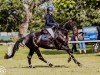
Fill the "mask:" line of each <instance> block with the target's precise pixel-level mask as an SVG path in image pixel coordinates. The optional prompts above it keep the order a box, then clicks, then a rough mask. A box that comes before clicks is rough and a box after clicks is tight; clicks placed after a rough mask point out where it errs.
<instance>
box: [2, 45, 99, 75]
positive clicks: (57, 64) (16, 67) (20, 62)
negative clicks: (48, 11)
mask: <svg viewBox="0 0 100 75" xmlns="http://www.w3.org/2000/svg"><path fill="white" fill-rule="evenodd" d="M88 51H89V52H90V53H87V54H79V53H77V54H74V56H75V58H76V59H77V60H78V61H80V62H81V63H82V64H83V66H82V67H78V66H77V65H76V64H74V63H73V61H71V62H70V63H68V62H67V59H68V54H66V53H65V52H64V51H57V50H45V49H41V52H42V54H43V56H44V58H45V59H46V60H48V61H49V62H51V63H53V64H54V67H53V68H50V67H48V66H47V64H45V63H43V62H42V61H40V60H39V59H38V57H37V55H36V54H34V55H33V58H32V65H34V66H36V68H28V63H27V55H28V52H29V50H28V49H27V48H25V47H24V48H20V49H19V51H18V52H16V54H15V56H14V57H13V58H12V59H11V60H5V59H4V55H5V53H6V52H7V46H0V66H4V67H5V68H6V74H5V75H100V54H93V53H91V51H90V48H89V49H88ZM0 75H1V74H0Z"/></svg>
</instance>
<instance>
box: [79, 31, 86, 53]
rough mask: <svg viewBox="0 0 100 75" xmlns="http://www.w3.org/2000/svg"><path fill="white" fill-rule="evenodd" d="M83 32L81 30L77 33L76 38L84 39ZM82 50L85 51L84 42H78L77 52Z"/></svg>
mask: <svg viewBox="0 0 100 75" xmlns="http://www.w3.org/2000/svg"><path fill="white" fill-rule="evenodd" d="M83 36H84V33H83V32H80V33H79V34H78V40H79V41H84V37H83ZM82 51H84V53H86V45H85V42H80V43H79V52H80V53H82Z"/></svg>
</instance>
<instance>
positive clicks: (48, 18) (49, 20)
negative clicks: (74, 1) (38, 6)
mask: <svg viewBox="0 0 100 75" xmlns="http://www.w3.org/2000/svg"><path fill="white" fill-rule="evenodd" d="M56 26H58V23H57V22H56V21H55V20H54V16H53V8H52V7H47V14H46V15H45V28H46V30H47V31H48V32H49V33H50V35H51V36H52V37H53V38H54V32H53V30H52V28H53V27H56Z"/></svg>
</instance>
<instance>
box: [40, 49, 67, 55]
mask: <svg viewBox="0 0 100 75" xmlns="http://www.w3.org/2000/svg"><path fill="white" fill-rule="evenodd" d="M41 53H42V54H45V55H59V54H66V52H64V51H63V50H45V51H41Z"/></svg>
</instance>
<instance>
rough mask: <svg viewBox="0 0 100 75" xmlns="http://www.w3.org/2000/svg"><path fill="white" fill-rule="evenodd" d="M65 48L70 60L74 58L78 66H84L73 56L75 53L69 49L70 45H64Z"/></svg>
mask: <svg viewBox="0 0 100 75" xmlns="http://www.w3.org/2000/svg"><path fill="white" fill-rule="evenodd" d="M62 47H63V48H64V50H65V51H66V52H67V53H68V54H69V59H68V62H70V61H71V59H73V61H74V63H75V64H77V65H78V66H82V65H81V63H80V62H78V61H77V60H76V59H75V57H74V56H73V53H72V52H71V50H70V49H69V47H68V46H64V45H63V46H62Z"/></svg>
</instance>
